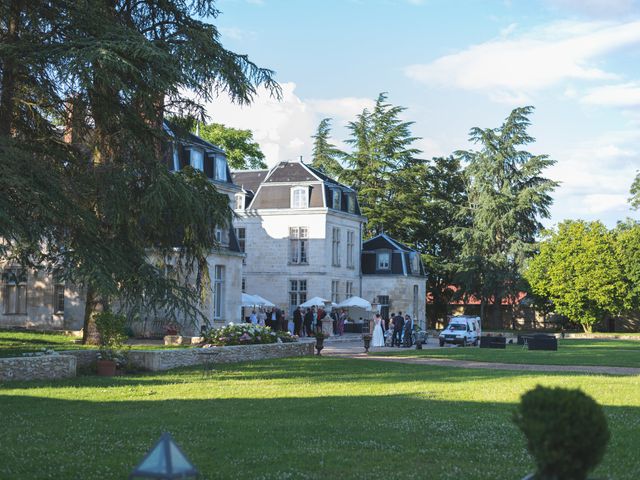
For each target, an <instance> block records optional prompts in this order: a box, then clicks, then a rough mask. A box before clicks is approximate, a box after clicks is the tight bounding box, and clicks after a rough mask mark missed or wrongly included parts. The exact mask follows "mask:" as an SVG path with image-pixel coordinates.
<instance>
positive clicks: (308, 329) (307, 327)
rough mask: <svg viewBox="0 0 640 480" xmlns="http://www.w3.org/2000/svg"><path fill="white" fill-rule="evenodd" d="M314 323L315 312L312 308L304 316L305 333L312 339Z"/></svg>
mask: <svg viewBox="0 0 640 480" xmlns="http://www.w3.org/2000/svg"><path fill="white" fill-rule="evenodd" d="M312 323H313V312H312V311H311V309H310V308H307V313H305V314H304V333H305V335H306V336H307V337H310V336H311V334H312V333H313V330H312V327H311V324H312Z"/></svg>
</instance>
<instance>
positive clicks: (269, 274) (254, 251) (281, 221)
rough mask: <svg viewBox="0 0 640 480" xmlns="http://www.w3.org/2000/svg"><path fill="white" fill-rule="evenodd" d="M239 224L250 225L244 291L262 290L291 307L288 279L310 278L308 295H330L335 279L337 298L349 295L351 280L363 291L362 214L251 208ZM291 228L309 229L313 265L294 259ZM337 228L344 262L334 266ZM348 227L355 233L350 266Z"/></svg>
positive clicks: (355, 292) (356, 290)
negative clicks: (361, 267)
mask: <svg viewBox="0 0 640 480" xmlns="http://www.w3.org/2000/svg"><path fill="white" fill-rule="evenodd" d="M236 213H238V214H239V218H237V219H236V220H235V222H234V224H235V227H242V228H245V229H246V265H245V268H244V277H245V282H246V283H245V285H246V288H245V291H246V292H247V293H250V294H258V295H260V296H262V297H264V298H266V299H268V300H271V301H272V302H273V303H275V304H276V305H278V306H279V307H280V308H282V309H283V310H285V311H289V306H290V305H289V302H290V300H289V280H292V279H293V280H296V279H297V280H306V281H307V298H311V297H315V296H319V297H323V298H326V299H331V282H332V281H336V280H337V281H338V282H339V291H338V293H339V297H338V301H342V300H344V299H345V288H346V282H352V284H353V290H352V294H353V295H360V291H361V290H360V273H359V272H360V248H361V237H360V235H361V228H360V227H361V224H362V221H363V218H362V217H360V216H357V215H350V214H344V213H340V212H335V211H332V210H329V209H326V208H310V209H304V210H292V209H287V210H283V209H279V210H277V211H276V210H249V211H236ZM290 227H307V228H308V237H309V240H308V264H305V265H296V264H292V263H291V262H290V258H289V255H290V238H289V228H290ZM333 227H337V228H340V231H341V238H340V240H341V241H340V251H341V252H340V253H341V255H340V259H341V262H340V266H339V267H338V266H333V265H332V234H333V230H332V229H333ZM347 230H352V231H354V232H355V237H354V239H355V241H354V249H353V259H354V263H353V268H347V233H346V232H347Z"/></svg>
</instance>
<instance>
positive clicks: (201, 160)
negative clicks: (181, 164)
mask: <svg viewBox="0 0 640 480" xmlns="http://www.w3.org/2000/svg"><path fill="white" fill-rule="evenodd" d="M196 152H197V153H198V154H199V155H200V158H199V159H196V158H194V153H196ZM204 156H205V152H204V150H202V149H201V148H196V147H190V148H189V165H191V168H193V169H194V170H199V171H201V172H204ZM196 160H199V165H196Z"/></svg>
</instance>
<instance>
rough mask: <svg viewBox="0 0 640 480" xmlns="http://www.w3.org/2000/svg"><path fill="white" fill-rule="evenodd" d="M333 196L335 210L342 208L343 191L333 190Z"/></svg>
mask: <svg viewBox="0 0 640 480" xmlns="http://www.w3.org/2000/svg"><path fill="white" fill-rule="evenodd" d="M331 193H332V195H333V198H332V200H333V201H332V208H333V209H334V210H342V192H341V191H340V190H338V189H335V190H332V191H331Z"/></svg>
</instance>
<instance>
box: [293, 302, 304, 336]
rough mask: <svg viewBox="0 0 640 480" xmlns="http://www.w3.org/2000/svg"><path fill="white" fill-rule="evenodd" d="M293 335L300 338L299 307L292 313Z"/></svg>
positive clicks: (300, 314) (300, 315) (300, 319)
mask: <svg viewBox="0 0 640 480" xmlns="http://www.w3.org/2000/svg"><path fill="white" fill-rule="evenodd" d="M293 334H294V335H298V336H299V337H300V336H302V311H301V310H300V307H298V308H296V310H295V311H294V312H293Z"/></svg>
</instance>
